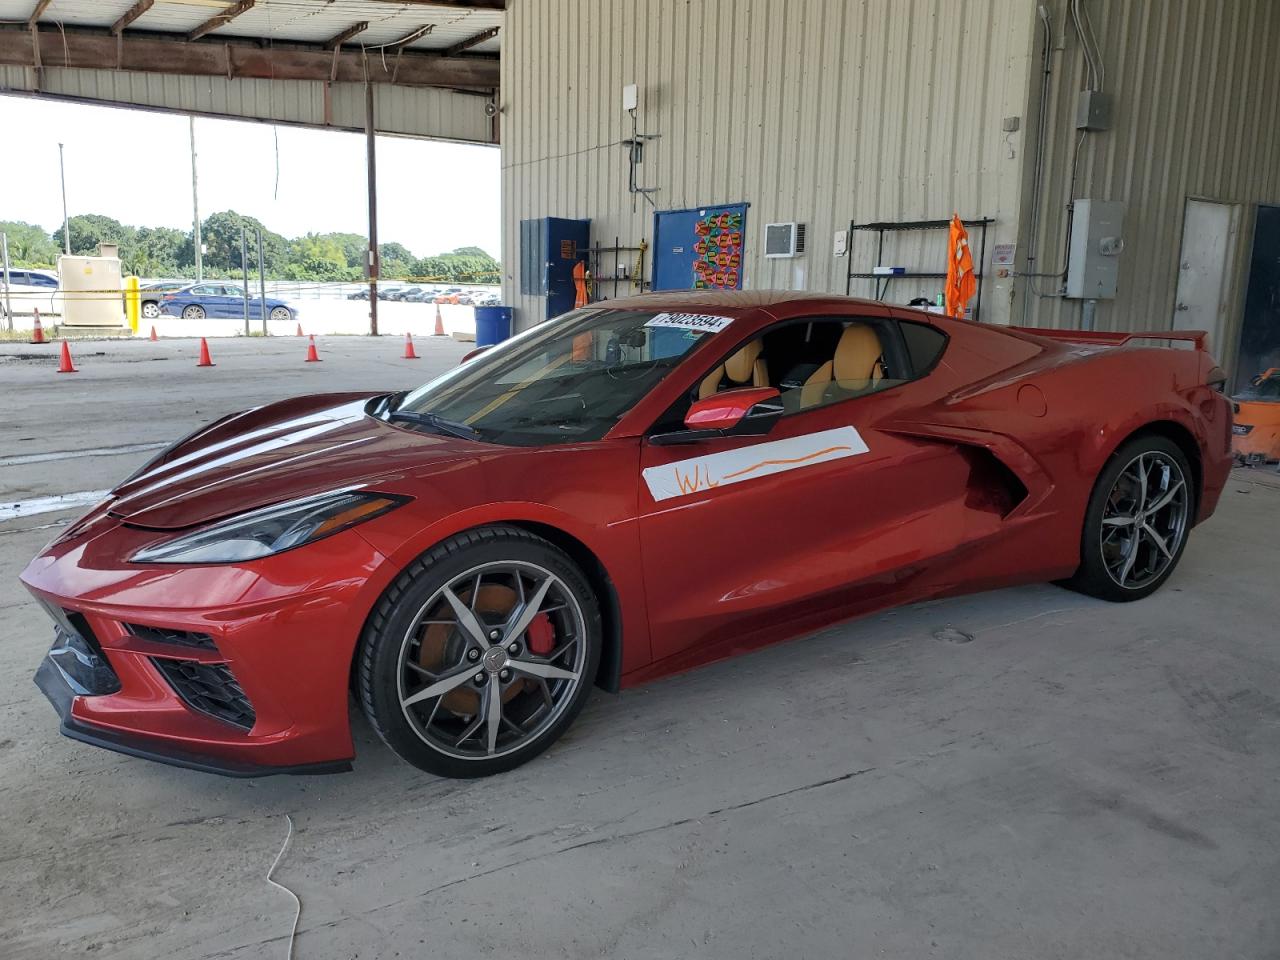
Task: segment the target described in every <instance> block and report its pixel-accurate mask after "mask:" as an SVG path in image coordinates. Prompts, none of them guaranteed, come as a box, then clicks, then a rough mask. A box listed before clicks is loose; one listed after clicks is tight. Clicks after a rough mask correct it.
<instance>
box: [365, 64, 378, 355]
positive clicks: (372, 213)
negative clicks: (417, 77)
mask: <svg viewBox="0 0 1280 960" xmlns="http://www.w3.org/2000/svg"><path fill="white" fill-rule="evenodd" d="M366 67H367V64H366ZM364 132H365V141H366V147H367V153H368V160H367V162H366V167H367V168H368V172H369V252H368V268H369V336H371V337H376V336H377V335H378V273H379V272H380V270H381V266H382V264H381V262H380V258H379V257H378V156H377V147H376V145H375V138H374V132H373V84H372V83H370V82H369V81H368V79H367V77H366V79H365V83H364Z"/></svg>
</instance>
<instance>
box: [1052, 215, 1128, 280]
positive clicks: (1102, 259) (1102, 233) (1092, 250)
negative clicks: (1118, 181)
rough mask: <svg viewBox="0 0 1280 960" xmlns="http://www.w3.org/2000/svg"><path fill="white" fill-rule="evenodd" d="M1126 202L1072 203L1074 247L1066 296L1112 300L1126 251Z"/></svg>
mask: <svg viewBox="0 0 1280 960" xmlns="http://www.w3.org/2000/svg"><path fill="white" fill-rule="evenodd" d="M1123 227H1124V204H1123V203H1119V202H1117V201H1114V200H1076V201H1074V202H1073V203H1072V205H1071V248H1070V249H1069V250H1068V252H1067V287H1066V296H1068V297H1072V298H1074V299H1078V300H1112V299H1114V298H1115V295H1116V281H1117V280H1118V278H1119V274H1120V254H1121V253H1122V252H1123V251H1124V234H1123Z"/></svg>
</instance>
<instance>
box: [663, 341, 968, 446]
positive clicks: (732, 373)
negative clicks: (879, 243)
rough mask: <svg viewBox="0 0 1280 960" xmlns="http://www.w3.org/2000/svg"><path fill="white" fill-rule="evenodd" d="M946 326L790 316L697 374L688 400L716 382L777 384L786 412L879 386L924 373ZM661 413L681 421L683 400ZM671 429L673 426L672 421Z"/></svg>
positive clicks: (726, 386)
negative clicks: (710, 368) (796, 317)
mask: <svg viewBox="0 0 1280 960" xmlns="http://www.w3.org/2000/svg"><path fill="white" fill-rule="evenodd" d="M946 343H947V337H946V334H944V333H942V331H940V330H938V329H937V328H936V327H933V326H930V325H929V324H926V323H914V322H906V321H904V322H897V321H893V320H885V319H880V318H874V319H872V318H868V319H865V320H862V319H855V318H834V317H814V318H811V319H804V320H789V321H784V322H782V323H779V324H777V325H776V326H773V327H770V328H768V329H766V330H765V331H764V332H763V333H762V334H761V335H760V336H758V337H756V338H755V339H753V340H751V341H748V342H747V343H745V344H742V345H741V346H739V347H738V349H737V350H735V351H734V352H733V353H732V354H730V355H729V356H728V357H726V358H725V359H724V361H723V362H722V363H720V364H718V365H717V366H716V367H715V368H713V369H712V370H711V371H709V372H708V373H707V374H706V375H705V376H704V377H703V378H702V379H701V380H699V381H698V383H697V385H696V386H695V388H694V390H693V391H691V396H690V397H689V398H688V403H691V402H693V401H694V400H700V399H704V398H706V397H709V396H712V395H714V394H715V393H718V392H720V391H722V390H732V389H736V388H739V387H753V386H755V387H763V386H768V387H775V388H776V389H777V390H778V392H779V394H781V399H782V405H783V411H784V413H787V414H790V413H800V412H803V411H806V410H812V409H816V408H818V407H823V406H827V405H829V404H832V403H839V402H841V401H844V400H849V399H853V398H855V397H860V396H864V395H867V394H871V393H878V392H880V391H882V390H887V389H890V388H892V387H896V386H899V385H901V384H903V383H907V382H909V381H911V380H915V379H918V378H920V377H922V376H924V375H925V374H927V373H928V372H929V371H930V370H931V369H932V368H933V365H934V364H935V363H936V362H937V360H938V358H939V357H940V356H941V355H942V352H943V350H944V349H945V347H946ZM682 406H683V408H682V409H681V410H679V411H672V412H671V414H669V415H668V416H667V417H664V418H663V421H664V423H671V422H674V423H680V422H682V421H683V416H684V412H685V411H687V409H688V406H687V403H686V404H684V405H682ZM672 429H674V427H673V428H672Z"/></svg>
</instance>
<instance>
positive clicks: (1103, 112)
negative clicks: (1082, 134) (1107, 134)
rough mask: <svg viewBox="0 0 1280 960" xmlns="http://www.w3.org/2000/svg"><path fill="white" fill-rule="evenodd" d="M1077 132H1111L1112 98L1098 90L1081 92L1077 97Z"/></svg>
mask: <svg viewBox="0 0 1280 960" xmlns="http://www.w3.org/2000/svg"><path fill="white" fill-rule="evenodd" d="M1076 129H1077V130H1110V129H1111V98H1110V97H1109V96H1107V94H1105V93H1099V92H1098V91H1097V90H1081V91H1080V93H1079V95H1078V96H1077V97H1076Z"/></svg>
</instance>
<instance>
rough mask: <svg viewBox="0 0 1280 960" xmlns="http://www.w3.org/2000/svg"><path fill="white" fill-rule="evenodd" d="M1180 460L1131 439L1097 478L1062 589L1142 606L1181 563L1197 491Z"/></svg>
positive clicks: (1152, 439)
mask: <svg viewBox="0 0 1280 960" xmlns="http://www.w3.org/2000/svg"><path fill="white" fill-rule="evenodd" d="M1191 478H1192V474H1191V468H1190V465H1189V464H1188V463H1187V458H1186V456H1185V455H1184V454H1183V453H1182V451H1181V450H1180V449H1179V448H1178V446H1177V444H1175V443H1173V442H1172V441H1170V440H1168V439H1166V438H1164V437H1160V436H1145V437H1137V438H1135V439H1133V440H1130V441H1129V442H1128V443H1126V444H1125V445H1124V446H1123V447H1121V448H1120V449H1119V450H1117V451H1116V452H1115V453H1114V454H1112V456H1111V459H1110V460H1109V461H1108V462H1107V465H1106V466H1105V467H1104V468H1103V470H1102V473H1101V474H1099V475H1098V480H1097V483H1096V484H1095V485H1094V488H1093V493H1092V495H1091V496H1090V498H1089V508H1088V510H1087V511H1086V513H1085V524H1084V533H1083V536H1082V538H1081V554H1080V569H1079V570H1077V571H1076V574H1075V576H1074V577H1073V578H1072V579H1071V580H1070V581H1068V584H1067V585H1068V586H1070V587H1072V588H1074V589H1077V590H1080V591H1081V592H1083V593H1087V594H1090V595H1091V596H1095V597H1100V598H1102V599H1104V600H1113V601H1127V600H1141V599H1142V598H1143V597H1146V596H1149V595H1151V594H1152V593H1154V592H1155V591H1156V590H1158V589H1159V588H1160V585H1161V584H1163V583H1164V582H1165V580H1167V579H1168V578H1169V575H1170V574H1172V573H1173V570H1174V567H1176V566H1177V565H1178V561H1179V560H1180V559H1181V558H1182V551H1183V549H1184V548H1185V547H1186V545H1187V535H1188V533H1190V531H1191V523H1192V519H1193V515H1192V510H1193V508H1194V506H1195V491H1194V489H1193V488H1192V479H1191Z"/></svg>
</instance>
